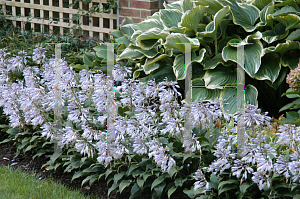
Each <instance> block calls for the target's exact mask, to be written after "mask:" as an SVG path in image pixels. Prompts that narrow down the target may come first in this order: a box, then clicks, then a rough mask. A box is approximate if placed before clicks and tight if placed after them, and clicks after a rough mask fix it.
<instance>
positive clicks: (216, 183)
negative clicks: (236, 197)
mask: <svg viewBox="0 0 300 199" xmlns="http://www.w3.org/2000/svg"><path fill="white" fill-rule="evenodd" d="M210 182H211V185H212V188H214V189H215V190H218V186H219V183H220V181H219V179H218V178H217V176H216V175H215V174H213V173H212V174H211V175H210Z"/></svg>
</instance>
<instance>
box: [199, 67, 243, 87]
mask: <svg viewBox="0 0 300 199" xmlns="http://www.w3.org/2000/svg"><path fill="white" fill-rule="evenodd" d="M236 76H237V75H236V71H235V70H232V68H227V67H222V66H221V67H217V68H216V69H215V70H207V71H206V72H205V75H204V77H203V79H204V82H205V87H206V88H208V89H215V88H218V89H222V88H224V86H227V85H236V84H237V79H236Z"/></svg>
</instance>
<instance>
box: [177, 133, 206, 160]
mask: <svg viewBox="0 0 300 199" xmlns="http://www.w3.org/2000/svg"><path fill="white" fill-rule="evenodd" d="M182 147H184V149H185V151H186V152H195V151H196V150H199V151H200V154H201V153H202V151H201V145H200V142H199V141H198V140H197V139H196V138H195V134H192V133H188V132H186V133H184V135H183V145H182ZM200 158H201V157H200Z"/></svg>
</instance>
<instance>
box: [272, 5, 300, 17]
mask: <svg viewBox="0 0 300 199" xmlns="http://www.w3.org/2000/svg"><path fill="white" fill-rule="evenodd" d="M296 13H298V11H297V10H296V9H295V8H294V7H292V6H284V7H282V8H281V9H280V10H277V11H276V12H275V13H273V14H272V16H273V17H276V16H284V15H287V14H296Z"/></svg>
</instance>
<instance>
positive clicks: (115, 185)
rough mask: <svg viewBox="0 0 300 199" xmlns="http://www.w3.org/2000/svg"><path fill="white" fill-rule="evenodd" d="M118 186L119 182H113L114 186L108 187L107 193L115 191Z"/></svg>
mask: <svg viewBox="0 0 300 199" xmlns="http://www.w3.org/2000/svg"><path fill="white" fill-rule="evenodd" d="M116 188H118V184H116V183H113V184H112V186H111V187H110V188H109V189H108V192H107V195H108V196H109V195H110V194H111V192H112V191H114V190H115V189H116Z"/></svg>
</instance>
